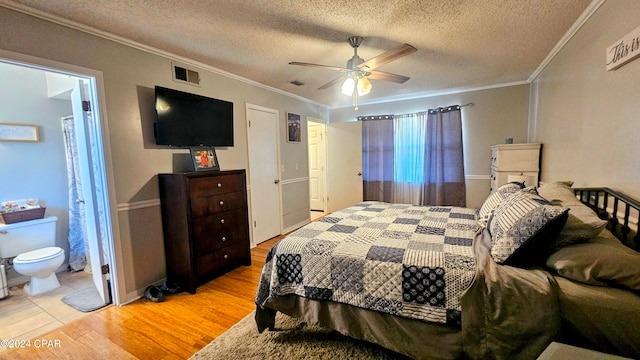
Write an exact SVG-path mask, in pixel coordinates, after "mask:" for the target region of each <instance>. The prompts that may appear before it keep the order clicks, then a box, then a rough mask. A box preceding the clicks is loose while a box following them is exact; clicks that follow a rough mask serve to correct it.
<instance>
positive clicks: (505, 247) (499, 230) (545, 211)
mask: <svg viewBox="0 0 640 360" xmlns="http://www.w3.org/2000/svg"><path fill="white" fill-rule="evenodd" d="M568 213H569V209H565V208H563V207H560V206H554V205H551V203H549V202H548V201H547V200H545V199H544V198H543V197H541V196H540V195H537V194H535V193H531V192H530V191H527V189H523V190H521V191H519V192H517V193H515V194H513V195H512V196H511V197H509V198H508V199H506V200H505V201H503V202H502V203H500V204H499V205H498V207H497V208H496V210H495V211H494V213H493V215H491V217H490V219H489V222H488V226H487V228H488V229H489V233H490V234H491V256H492V257H493V259H494V260H495V261H496V262H497V263H501V264H506V265H513V266H523V267H527V266H537V265H543V264H544V261H545V260H546V258H547V255H548V254H549V245H550V244H551V243H552V242H553V241H554V240H555V238H556V237H557V235H558V233H560V230H561V229H562V227H563V226H564V224H565V223H566V221H567V217H568Z"/></svg>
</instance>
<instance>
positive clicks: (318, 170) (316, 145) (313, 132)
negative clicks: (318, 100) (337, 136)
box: [308, 122, 325, 211]
mask: <svg viewBox="0 0 640 360" xmlns="http://www.w3.org/2000/svg"><path fill="white" fill-rule="evenodd" d="M308 124H309V131H308V136H309V205H310V208H311V210H317V211H325V191H324V187H325V186H324V181H325V180H324V170H325V165H324V158H325V156H324V154H325V146H324V138H325V136H324V125H323V124H317V123H313V122H309V123H308Z"/></svg>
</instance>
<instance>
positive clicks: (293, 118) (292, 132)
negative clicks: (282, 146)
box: [287, 113, 302, 143]
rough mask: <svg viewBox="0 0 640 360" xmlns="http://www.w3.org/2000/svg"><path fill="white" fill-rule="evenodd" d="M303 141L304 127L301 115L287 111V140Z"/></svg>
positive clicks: (291, 141)
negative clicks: (302, 126) (301, 125)
mask: <svg viewBox="0 0 640 360" xmlns="http://www.w3.org/2000/svg"><path fill="white" fill-rule="evenodd" d="M301 141H302V128H301V127H300V115H298V114H294V113H287V142H290V143H299V142H301Z"/></svg>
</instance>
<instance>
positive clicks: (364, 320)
mask: <svg viewBox="0 0 640 360" xmlns="http://www.w3.org/2000/svg"><path fill="white" fill-rule="evenodd" d="M571 185H572V184H571V183H567V182H559V183H549V184H543V185H541V186H540V187H538V188H533V187H527V188H525V187H524V185H523V184H518V183H510V184H506V185H504V186H502V187H500V188H499V189H498V190H497V191H495V192H494V193H492V194H491V195H490V196H489V197H488V198H487V199H486V201H485V202H484V204H483V205H482V207H480V208H479V209H468V208H458V207H447V206H426V207H422V206H412V205H405V204H389V203H381V202H363V203H360V204H356V205H354V206H352V207H349V208H346V209H342V210H340V211H337V212H334V213H332V214H329V215H327V216H325V217H324V218H322V219H320V220H318V221H315V222H312V223H310V224H308V225H306V226H304V227H302V228H300V229H298V230H296V231H295V232H293V233H291V234H289V235H288V236H287V237H286V238H284V239H283V240H281V241H280V242H279V243H277V244H276V245H274V247H273V248H272V249H271V251H270V252H269V254H268V256H267V259H266V263H265V266H264V268H263V270H262V275H261V280H260V284H259V286H258V291H257V294H256V305H257V308H256V324H257V326H258V330H259V331H261V332H262V331H264V330H266V329H273V328H274V324H275V315H276V313H277V312H282V313H284V314H287V315H290V316H293V317H296V318H300V319H302V320H303V321H305V322H308V323H312V324H316V325H320V326H323V327H326V328H330V329H335V330H337V331H339V332H341V333H343V334H345V335H348V336H351V337H354V338H358V339H363V340H367V341H370V342H373V343H376V344H379V345H382V346H383V347H385V348H388V349H391V350H393V351H396V352H398V353H400V354H403V355H406V356H409V357H412V358H416V359H422V358H425V359H457V358H504V359H506V358H508V359H518V358H521V359H532V358H536V357H537V356H538V355H539V354H540V353H541V352H542V351H543V350H544V349H545V348H546V346H547V345H548V344H549V343H550V342H552V341H564V342H568V343H572V344H577V345H580V346H585V347H590V348H594V349H598V350H604V351H606V352H611V353H616V354H620V355H626V356H630V357H638V355H639V354H640V348H639V345H638V344H640V341H638V340H640V335H638V334H640V331H638V330H639V329H638V328H637V327H638V326H639V325H638V324H640V315H638V313H640V312H639V311H637V309H639V308H640V296H638V294H639V293H640V285H639V284H640V269H638V266H640V255H639V254H638V253H637V252H636V251H635V250H631V248H630V247H635V246H637V244H638V238H637V226H636V229H635V231H633V230H631V226H630V221H629V219H630V217H632V216H630V214H631V215H633V214H637V211H638V209H640V205H639V204H638V203H637V202H634V201H633V200H632V199H628V198H626V197H625V196H623V195H620V194H617V193H615V192H613V191H611V190H609V189H572V188H571ZM576 195H577V196H576ZM587 204H588V205H587ZM619 204H622V205H620V208H619ZM592 208H593V209H600V210H597V211H598V212H594V211H593V210H592ZM607 209H608V210H609V212H608V213H607V212H606V210H607ZM619 212H622V213H624V215H623V216H622V221H618V213H619ZM636 218H637V215H636ZM606 228H609V229H610V230H611V231H610V230H607V229H606ZM612 232H613V233H616V234H617V235H619V236H620V238H624V239H625V243H624V245H623V243H622V242H621V241H620V240H618V239H617V238H616V237H614V236H613V234H612ZM594 249H595V250H597V251H595V252H593V251H592V250H594ZM593 254H595V256H594V255H593ZM602 259H606V261H603V260H602ZM621 259H624V261H621ZM610 263H613V264H616V266H615V269H611V266H612V264H610ZM628 263H629V264H631V265H629V264H628ZM616 269H617V270H616ZM636 282H637V283H636ZM636 286H637V288H636ZM612 299H615V301H613V300H612ZM618 299H619V300H620V301H618ZM605 308H606V310H601V309H605Z"/></svg>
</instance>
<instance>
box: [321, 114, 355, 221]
mask: <svg viewBox="0 0 640 360" xmlns="http://www.w3.org/2000/svg"><path fill="white" fill-rule="evenodd" d="M326 130H327V148H328V151H327V187H328V193H329V201H328V203H327V207H328V211H329V212H333V211H336V210H340V209H343V208H345V207H348V206H351V205H353V204H356V203H359V202H361V201H362V123H360V122H359V121H349V122H341V123H331V124H327V126H326Z"/></svg>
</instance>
